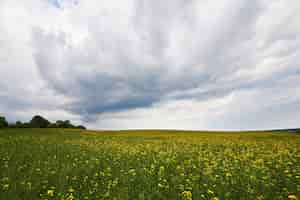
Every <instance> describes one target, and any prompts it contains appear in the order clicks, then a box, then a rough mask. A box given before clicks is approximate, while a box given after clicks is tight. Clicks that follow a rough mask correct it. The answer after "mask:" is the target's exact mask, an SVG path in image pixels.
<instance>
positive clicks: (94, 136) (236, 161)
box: [0, 129, 300, 200]
mask: <svg viewBox="0 0 300 200" xmlns="http://www.w3.org/2000/svg"><path fill="white" fill-rule="evenodd" d="M299 196H300V135H297V134H288V133H283V132H282V133H269V132H268V133H267V132H247V133H238V132H234V133H224V132H223V133H222V132H186V131H185V132H182V131H159V130H152V131H138V130H137V131H97V132H96V131H82V130H67V129H66V130H64V129H5V130H4V129H3V130H0V199H1V200H2V199H3V200H21V199H28V200H34V199H48V200H50V199H59V200H63V199H65V200H72V199H80V200H81V199H83V200H84V199H92V200H95V199H112V200H118V199H120V200H127V199H128V200H134V199H140V200H143V199H144V200H147V199H149V200H150V199H153V200H159V199H175V200H184V199H185V200H192V199H196V200H198V199H199V200H201V199H209V200H210V199H213V200H217V199H220V200H221V199H251V200H252V199H272V200H274V199H275V200H276V199H297V198H299Z"/></svg>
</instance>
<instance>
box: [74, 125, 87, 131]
mask: <svg viewBox="0 0 300 200" xmlns="http://www.w3.org/2000/svg"><path fill="white" fill-rule="evenodd" d="M76 128H78V129H82V130H86V128H85V127H84V126H82V125H79V126H76Z"/></svg>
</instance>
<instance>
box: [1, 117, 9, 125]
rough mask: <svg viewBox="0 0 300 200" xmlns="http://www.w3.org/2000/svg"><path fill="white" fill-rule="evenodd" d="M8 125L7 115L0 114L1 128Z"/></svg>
mask: <svg viewBox="0 0 300 200" xmlns="http://www.w3.org/2000/svg"><path fill="white" fill-rule="evenodd" d="M6 127H8V123H7V121H6V119H5V117H2V116H0V128H6Z"/></svg>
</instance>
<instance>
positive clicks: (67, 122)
mask: <svg viewBox="0 0 300 200" xmlns="http://www.w3.org/2000/svg"><path fill="white" fill-rule="evenodd" d="M56 126H57V127H58V128H74V125H72V124H71V122H70V120H65V121H62V120H57V121H56Z"/></svg>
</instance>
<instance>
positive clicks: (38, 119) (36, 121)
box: [30, 115, 50, 128]
mask: <svg viewBox="0 0 300 200" xmlns="http://www.w3.org/2000/svg"><path fill="white" fill-rule="evenodd" d="M49 125H50V122H49V121H48V120H47V119H45V118H43V117H42V116H39V115H36V116H34V117H33V118H32V119H31V121H30V127H31V128H47V127H48V126H49Z"/></svg>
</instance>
